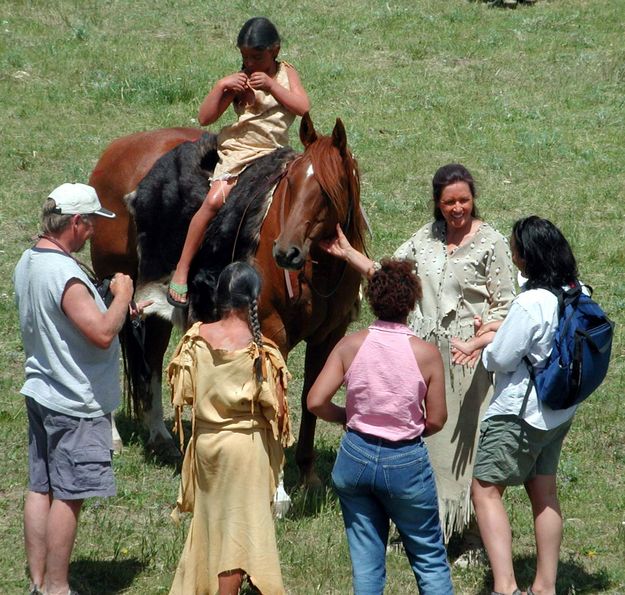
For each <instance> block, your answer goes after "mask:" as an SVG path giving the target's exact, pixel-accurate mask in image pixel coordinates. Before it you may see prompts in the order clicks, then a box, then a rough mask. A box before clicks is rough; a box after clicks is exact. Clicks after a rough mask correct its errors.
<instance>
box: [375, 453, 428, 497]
mask: <svg viewBox="0 0 625 595" xmlns="http://www.w3.org/2000/svg"><path fill="white" fill-rule="evenodd" d="M426 456H427V455H426ZM426 463H427V460H426V459H425V457H423V456H414V457H410V458H409V460H406V458H403V460H401V462H400V461H397V462H395V463H390V462H384V463H382V471H383V472H384V482H385V484H386V490H387V492H388V495H389V497H390V498H397V499H399V500H410V499H412V498H414V497H416V496H418V495H420V494H421V493H422V492H423V490H424V489H425V481H426V480H428V479H429V477H430V476H431V474H432V470H431V467H430V466H429V465H428V464H426Z"/></svg>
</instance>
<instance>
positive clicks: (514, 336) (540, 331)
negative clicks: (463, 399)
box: [482, 289, 577, 430]
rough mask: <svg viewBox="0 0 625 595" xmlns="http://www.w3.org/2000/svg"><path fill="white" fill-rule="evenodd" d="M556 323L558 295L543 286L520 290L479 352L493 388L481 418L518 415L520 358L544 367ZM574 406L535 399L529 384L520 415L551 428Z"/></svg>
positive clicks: (523, 387) (523, 369)
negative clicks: (558, 406) (554, 406)
mask: <svg viewBox="0 0 625 595" xmlns="http://www.w3.org/2000/svg"><path fill="white" fill-rule="evenodd" d="M557 327H558V298H557V297H556V296H555V295H554V294H553V293H552V292H551V291H548V290H546V289H529V290H527V291H522V292H521V293H520V294H519V295H518V296H517V297H516V298H515V300H514V301H513V302H512V306H511V307H510V311H509V312H508V315H507V316H506V318H505V319H504V321H503V323H502V325H501V326H500V327H499V330H498V331H497V332H496V333H495V338H494V339H493V342H492V343H491V344H490V345H488V346H486V348H485V349H484V351H483V353H482V361H483V362H484V367H485V368H486V369H487V370H488V371H489V372H495V391H494V394H493V398H492V400H491V402H490V405H489V407H488V409H487V410H486V413H485V414H484V419H487V418H489V417H493V416H494V415H518V414H519V412H520V410H521V406H522V404H523V398H524V397H525V393H526V392H527V386H528V383H529V381H530V374H529V370H528V368H527V365H526V363H525V361H524V360H523V358H524V357H525V356H527V357H528V358H529V360H530V361H531V362H532V364H533V365H534V366H535V367H536V368H541V367H544V365H545V364H546V362H547V358H548V357H549V354H550V353H551V345H552V342H553V337H554V334H555V331H556V329H557ZM576 408H577V406H573V407H569V408H568V409H559V410H554V409H551V408H550V407H548V406H547V405H544V404H543V403H542V402H541V401H539V400H538V397H537V395H536V389H535V388H534V387H532V390H531V392H530V394H529V397H528V401H527V407H526V409H525V412H524V414H523V416H522V417H523V419H524V420H525V421H526V422H527V423H528V424H530V425H531V426H533V427H535V428H538V429H540V430H551V429H553V428H557V427H558V426H560V425H562V424H563V423H565V422H567V421H568V420H569V419H571V418H572V417H573V415H574V414H575V410H576Z"/></svg>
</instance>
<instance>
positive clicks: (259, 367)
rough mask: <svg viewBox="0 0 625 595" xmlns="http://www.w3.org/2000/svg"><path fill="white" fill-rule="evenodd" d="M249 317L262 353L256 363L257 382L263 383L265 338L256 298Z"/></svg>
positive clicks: (255, 339)
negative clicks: (261, 330)
mask: <svg viewBox="0 0 625 595" xmlns="http://www.w3.org/2000/svg"><path fill="white" fill-rule="evenodd" d="M248 317H249V321H250V328H251V330H252V334H253V335H254V342H255V343H256V345H258V350H259V351H260V357H259V358H258V359H257V360H256V361H255V362H254V371H255V372H256V380H257V382H259V383H260V382H262V381H263V380H265V378H264V376H263V362H262V358H263V336H262V334H261V332H260V320H259V319H258V300H257V299H256V298H254V299H253V300H252V302H251V303H250V307H249V309H248Z"/></svg>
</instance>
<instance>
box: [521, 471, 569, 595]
mask: <svg viewBox="0 0 625 595" xmlns="http://www.w3.org/2000/svg"><path fill="white" fill-rule="evenodd" d="M525 489H526V491H527V494H528V495H529V497H530V501H531V502H532V513H533V515H534V534H535V536H536V576H535V578H534V583H533V584H532V591H534V593H536V595H553V594H554V593H555V592H556V576H557V574H558V559H559V557H560V544H561V543H562V514H561V512H560V503H559V502H558V490H557V487H556V476H555V475H537V476H536V477H535V478H534V479H531V480H530V481H528V482H527V483H526V484H525Z"/></svg>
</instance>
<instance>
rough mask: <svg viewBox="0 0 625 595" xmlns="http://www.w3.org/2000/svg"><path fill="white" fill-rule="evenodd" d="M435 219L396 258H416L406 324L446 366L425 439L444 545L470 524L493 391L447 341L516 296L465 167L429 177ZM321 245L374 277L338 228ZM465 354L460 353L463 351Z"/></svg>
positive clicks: (499, 243)
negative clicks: (443, 420)
mask: <svg viewBox="0 0 625 595" xmlns="http://www.w3.org/2000/svg"><path fill="white" fill-rule="evenodd" d="M432 189H433V201H434V221H433V222H430V223H427V224H426V225H424V226H423V227H422V228H421V229H419V230H418V231H417V232H416V233H415V234H414V235H413V236H412V237H411V238H410V239H409V240H408V241H407V242H405V243H404V244H402V245H401V246H400V247H399V248H398V249H397V251H396V252H395V254H394V256H395V257H396V258H410V259H412V260H414V261H415V263H416V264H415V272H416V273H417V274H418V275H419V277H420V279H421V283H422V287H423V297H422V298H421V300H419V301H418V302H417V305H416V308H415V310H414V312H413V313H412V316H411V317H410V319H409V324H410V326H411V328H412V329H413V331H414V332H415V334H416V335H417V336H418V337H421V338H422V339H425V340H427V341H429V342H431V343H434V344H435V345H437V346H438V348H439V349H440V351H441V354H442V356H443V362H444V364H445V392H446V398H447V412H448V420H447V424H446V425H445V427H444V428H443V430H442V431H441V432H439V433H438V434H436V435H434V436H431V437H429V438H427V440H426V442H427V444H428V449H429V453H430V458H431V461H432V467H433V468H434V473H435V475H436V484H437V491H438V501H439V511H440V515H441V522H442V526H443V532H444V536H445V541H446V542H447V541H449V538H450V537H451V535H452V534H453V533H462V531H463V530H464V529H465V528H466V527H467V525H468V524H469V521H470V519H471V501H470V485H471V478H472V472H473V461H474V457H475V451H476V445H477V440H478V437H479V432H478V428H479V421H480V420H481V419H482V417H483V414H484V412H485V411H486V408H487V406H488V403H489V401H490V396H491V394H492V386H491V383H490V380H489V377H488V374H487V372H486V370H485V369H484V367H483V365H482V363H481V360H480V357H479V355H480V353H479V352H475V353H474V355H473V357H472V359H471V361H470V362H468V363H467V362H466V358H462V361H463V362H464V363H463V364H461V363H459V362H458V363H455V361H454V356H452V353H451V343H450V341H451V339H452V338H453V337H457V338H459V339H462V340H466V339H469V338H471V337H472V336H473V335H474V334H475V321H476V317H479V318H480V319H481V322H482V323H484V324H486V323H489V322H493V321H498V320H502V319H503V318H504V317H505V315H506V313H507V311H508V308H509V307H510V304H511V303H512V300H513V298H514V277H513V265H512V258H511V256H510V250H509V246H508V242H507V241H506V239H505V238H504V237H503V236H502V235H501V234H500V233H499V232H498V231H496V230H495V229H493V228H492V227H491V226H490V225H489V224H488V223H486V222H485V221H483V220H482V219H480V218H479V217H478V215H477V209H476V207H475V197H476V192H475V182H474V180H473V177H472V175H471V173H470V172H469V171H468V170H467V169H466V168H465V167H464V166H462V165H460V164H456V163H451V164H448V165H444V166H443V167H441V168H439V169H438V171H437V172H436V173H435V174H434V177H433V179H432ZM337 234H338V236H337V238H335V239H334V240H332V241H329V242H326V243H325V244H324V247H325V249H326V250H327V251H328V252H329V253H330V254H333V255H334V256H336V257H338V258H342V259H343V260H345V261H346V262H348V263H349V264H350V265H351V266H352V267H354V268H355V269H356V270H358V271H360V272H361V273H362V274H364V275H367V276H371V275H372V274H373V272H374V271H375V270H376V268H377V263H376V262H374V261H372V260H371V259H369V258H368V257H366V256H365V255H363V254H360V253H359V252H357V251H356V250H354V248H352V246H351V245H350V244H349V242H347V239H346V238H345V236H344V235H343V234H342V232H341V231H340V229H337ZM460 357H462V354H460Z"/></svg>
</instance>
